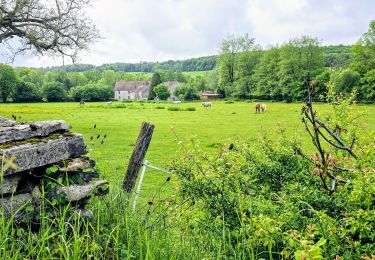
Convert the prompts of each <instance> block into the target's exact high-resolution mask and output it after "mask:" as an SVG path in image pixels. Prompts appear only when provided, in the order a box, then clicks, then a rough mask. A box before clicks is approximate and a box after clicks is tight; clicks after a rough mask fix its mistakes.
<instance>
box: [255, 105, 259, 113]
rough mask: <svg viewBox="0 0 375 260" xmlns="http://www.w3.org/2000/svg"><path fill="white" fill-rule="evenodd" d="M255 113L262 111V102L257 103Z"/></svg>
mask: <svg viewBox="0 0 375 260" xmlns="http://www.w3.org/2000/svg"><path fill="white" fill-rule="evenodd" d="M255 113H260V104H259V103H256V104H255Z"/></svg>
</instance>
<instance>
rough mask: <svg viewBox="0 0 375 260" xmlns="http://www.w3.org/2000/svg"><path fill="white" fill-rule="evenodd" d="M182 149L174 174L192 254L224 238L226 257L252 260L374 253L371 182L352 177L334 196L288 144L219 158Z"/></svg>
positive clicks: (265, 143)
mask: <svg viewBox="0 0 375 260" xmlns="http://www.w3.org/2000/svg"><path fill="white" fill-rule="evenodd" d="M181 143H182V145H183V148H182V150H183V152H182V153H181V154H179V155H178V156H177V157H176V160H175V162H174V163H173V167H172V169H173V170H174V172H175V173H176V174H177V175H178V176H179V179H180V180H181V181H180V182H179V185H178V188H177V190H178V192H179V194H178V195H179V196H181V201H185V200H188V201H190V204H189V206H188V207H185V208H184V211H183V215H184V216H185V218H186V219H188V220H186V222H184V225H185V228H186V229H185V231H184V232H185V234H186V235H187V236H189V237H192V240H191V241H193V242H192V243H193V244H194V246H196V247H199V246H200V245H201V246H203V247H212V246H213V245H212V244H213V241H212V240H213V239H214V240H215V239H216V240H217V239H219V237H221V239H222V240H221V241H222V243H223V244H220V246H223V245H224V244H225V243H227V244H225V246H224V248H222V247H221V250H222V251H221V254H222V255H226V256H227V257H228V258H230V257H234V256H235V255H238V254H241V255H242V257H241V258H248V259H251V258H253V256H254V255H256V256H257V258H265V259H270V258H275V259H279V258H280V256H284V257H285V258H290V257H291V256H294V257H295V258H297V259H301V255H302V256H303V257H306V259H307V258H311V259H322V258H325V259H333V258H335V257H336V256H340V257H341V256H342V257H343V258H344V259H360V258H361V257H362V258H363V257H370V256H371V254H372V252H374V250H375V244H374V241H375V233H374V231H375V225H374V223H375V215H374V212H375V209H374V205H375V197H374V196H373V194H375V177H374V175H373V174H370V173H369V172H366V173H363V172H362V173H360V172H355V173H351V174H350V176H351V184H350V185H344V186H342V188H341V189H339V190H337V192H336V193H335V194H334V195H330V194H329V193H326V192H322V191H321V190H320V188H321V183H320V179H319V177H318V176H312V175H311V170H312V167H311V164H310V162H309V161H307V160H305V159H303V158H302V157H300V156H298V155H296V154H295V153H294V151H293V147H294V144H293V143H290V142H288V141H287V140H286V139H283V138H280V139H279V140H273V141H271V140H268V139H263V140H248V141H245V142H243V141H241V142H237V143H235V144H234V146H231V148H230V149H228V146H224V147H220V148H219V149H218V151H217V153H216V154H214V155H212V154H209V153H207V152H206V151H205V150H204V149H201V147H200V145H199V143H198V142H197V141H196V140H195V139H192V140H191V141H190V142H181ZM361 186H363V187H362V188H361ZM176 219H177V216H176ZM216 246H217V245H216ZM303 257H302V258H303Z"/></svg>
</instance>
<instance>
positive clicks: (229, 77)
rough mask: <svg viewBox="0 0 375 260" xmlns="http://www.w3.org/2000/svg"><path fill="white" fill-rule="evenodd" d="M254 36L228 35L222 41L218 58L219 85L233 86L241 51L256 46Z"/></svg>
mask: <svg viewBox="0 0 375 260" xmlns="http://www.w3.org/2000/svg"><path fill="white" fill-rule="evenodd" d="M254 42H255V39H254V38H249V35H248V34H245V35H244V36H236V35H228V36H227V38H226V39H224V40H223V42H222V43H221V53H220V56H219V58H218V61H217V62H218V63H217V67H218V74H219V85H220V86H221V87H224V88H225V87H227V86H231V85H232V84H233V83H234V82H235V80H236V78H235V76H236V73H235V69H236V65H237V62H238V60H237V57H238V55H239V53H242V52H247V51H250V50H252V49H253V48H254Z"/></svg>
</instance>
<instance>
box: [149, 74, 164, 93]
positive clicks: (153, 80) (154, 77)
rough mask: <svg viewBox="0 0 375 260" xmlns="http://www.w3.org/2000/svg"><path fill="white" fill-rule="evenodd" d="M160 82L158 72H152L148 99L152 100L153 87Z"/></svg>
mask: <svg viewBox="0 0 375 260" xmlns="http://www.w3.org/2000/svg"><path fill="white" fill-rule="evenodd" d="M160 83H161V76H160V74H159V73H158V72H154V73H153V74H152V78H151V88H150V94H149V96H148V99H149V100H153V99H154V98H155V93H154V88H155V87H156V86H157V85H159V84H160Z"/></svg>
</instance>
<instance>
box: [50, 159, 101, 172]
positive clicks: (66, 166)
mask: <svg viewBox="0 0 375 260" xmlns="http://www.w3.org/2000/svg"><path fill="white" fill-rule="evenodd" d="M56 166H57V167H58V168H59V171H61V172H81V171H83V170H85V169H88V168H93V167H95V161H94V160H92V159H90V158H88V157H83V156H82V157H78V158H74V159H69V160H64V161H61V162H59V163H58V164H57V165H56Z"/></svg>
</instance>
